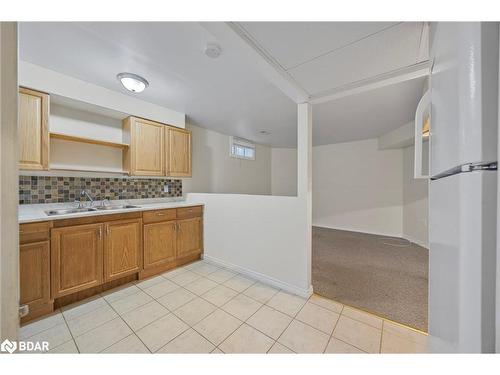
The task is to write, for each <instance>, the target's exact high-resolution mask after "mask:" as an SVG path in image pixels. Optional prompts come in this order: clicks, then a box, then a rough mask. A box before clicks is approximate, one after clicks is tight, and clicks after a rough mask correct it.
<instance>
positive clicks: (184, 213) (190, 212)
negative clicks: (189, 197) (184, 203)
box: [177, 206, 203, 219]
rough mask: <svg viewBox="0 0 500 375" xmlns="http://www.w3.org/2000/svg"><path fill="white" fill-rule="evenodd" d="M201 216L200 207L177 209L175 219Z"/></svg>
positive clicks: (201, 208) (201, 210) (201, 209)
mask: <svg viewBox="0 0 500 375" xmlns="http://www.w3.org/2000/svg"><path fill="white" fill-rule="evenodd" d="M202 215H203V207H202V206H194V207H183V208H178V209H177V219H189V218H191V217H199V216H202Z"/></svg>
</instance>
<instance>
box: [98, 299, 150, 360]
mask: <svg viewBox="0 0 500 375" xmlns="http://www.w3.org/2000/svg"><path fill="white" fill-rule="evenodd" d="M105 301H106V300H105ZM106 303H107V304H108V305H109V307H111V309H112V310H113V311H114V312H115V313H116V314H118V317H119V318H120V319H121V321H122V322H123V323H125V324H126V326H127V327H128V328H129V329H130V330H131V331H132V334H131V335H135V336H136V337H137V338H138V339H139V341H140V342H142V344H143V345H144V347H145V348H146V349H147V350H149V348H148V346H147V345H146V344H145V343H144V342H143V341H142V340H141V338H140V337H139V336H138V335H137V334H136V333H135V331H134V330H133V329H132V327H130V325H129V324H128V323H127V322H126V321H125V319H123V318H122V316H121V315H120V314H119V313H118V311H116V310H115V309H114V308H113V306H111V304H110V303H109V302H108V301H106ZM142 306H144V305H141V306H139V307H142ZM139 307H138V308H139ZM134 310H135V309H134ZM131 311H133V310H131ZM129 312H130V311H129ZM131 335H127V336H125V337H123V338H121V339H120V340H118V341H116V342H114V343H112V344H111V345H109V346H107V347H105V348H104V349H102V350H101V351H100V352H99V353H102V352H104V351H105V350H106V349H108V348H110V347H112V346H113V345H115V344H117V343H119V342H120V341H122V340H123V339H126V338H127V337H129V336H131ZM149 352H150V353H152V352H151V350H149Z"/></svg>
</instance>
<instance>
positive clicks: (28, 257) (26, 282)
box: [19, 241, 50, 310]
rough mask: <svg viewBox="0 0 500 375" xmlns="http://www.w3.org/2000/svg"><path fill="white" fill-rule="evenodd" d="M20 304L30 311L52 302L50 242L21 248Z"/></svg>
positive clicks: (26, 245)
mask: <svg viewBox="0 0 500 375" xmlns="http://www.w3.org/2000/svg"><path fill="white" fill-rule="evenodd" d="M19 281H20V294H21V295H20V303H21V305H25V304H26V305H29V308H30V310H34V309H36V308H37V307H39V306H41V305H44V304H46V303H47V302H49V301H50V245H49V241H42V242H35V243H29V244H24V245H21V246H20V247H19Z"/></svg>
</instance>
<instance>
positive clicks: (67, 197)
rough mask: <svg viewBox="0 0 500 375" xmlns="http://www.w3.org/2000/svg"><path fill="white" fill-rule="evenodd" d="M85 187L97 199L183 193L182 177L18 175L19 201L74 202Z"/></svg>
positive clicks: (163, 196)
mask: <svg viewBox="0 0 500 375" xmlns="http://www.w3.org/2000/svg"><path fill="white" fill-rule="evenodd" d="M165 184H168V185H169V186H170V191H169V192H168V193H165V192H163V187H164V185H165ZM82 189H85V190H87V191H88V193H89V194H90V195H91V196H92V198H94V199H96V200H102V199H109V200H113V199H136V198H166V197H182V180H171V179H166V178H165V179H163V178H159V179H156V178H155V179H153V178H151V179H147V178H145V179H144V178H94V177H52V176H50V177H47V176H19V204H33V203H63V202H73V201H75V199H78V198H79V197H80V192H81V191H82Z"/></svg>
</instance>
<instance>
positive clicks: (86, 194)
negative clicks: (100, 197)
mask: <svg viewBox="0 0 500 375" xmlns="http://www.w3.org/2000/svg"><path fill="white" fill-rule="evenodd" d="M82 197H87V198H88V200H89V201H90V206H92V205H93V204H94V200H93V199H92V197H91V196H90V194H89V193H88V192H87V190H85V189H83V190H82V191H81V192H80V200H77V201H75V202H77V203H78V208H83V207H84V206H83V202H82V199H81V198H82Z"/></svg>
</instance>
